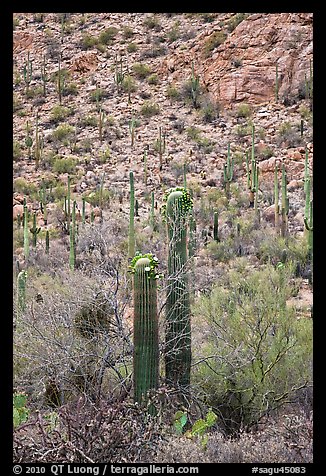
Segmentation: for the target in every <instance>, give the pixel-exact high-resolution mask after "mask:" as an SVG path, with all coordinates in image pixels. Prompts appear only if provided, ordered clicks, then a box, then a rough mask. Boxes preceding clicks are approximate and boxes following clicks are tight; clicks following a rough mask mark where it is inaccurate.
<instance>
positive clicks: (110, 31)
mask: <svg viewBox="0 0 326 476" xmlns="http://www.w3.org/2000/svg"><path fill="white" fill-rule="evenodd" d="M117 33H118V29H117V28H115V27H114V26H110V27H109V28H106V29H105V30H104V31H102V32H101V33H100V35H99V37H98V43H100V44H101V45H108V44H110V43H112V41H113V40H114V39H115V37H116V35H117Z"/></svg>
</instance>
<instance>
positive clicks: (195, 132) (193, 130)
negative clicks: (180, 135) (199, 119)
mask: <svg viewBox="0 0 326 476" xmlns="http://www.w3.org/2000/svg"><path fill="white" fill-rule="evenodd" d="M186 133H187V138H188V139H191V140H194V141H198V140H199V138H200V134H201V131H200V129H198V127H196V126H190V127H187V129H186Z"/></svg>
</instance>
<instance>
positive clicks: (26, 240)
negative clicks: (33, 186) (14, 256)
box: [24, 198, 29, 259]
mask: <svg viewBox="0 0 326 476" xmlns="http://www.w3.org/2000/svg"><path fill="white" fill-rule="evenodd" d="M28 255H29V234H28V208H27V205H26V198H24V256H25V259H26V258H28Z"/></svg>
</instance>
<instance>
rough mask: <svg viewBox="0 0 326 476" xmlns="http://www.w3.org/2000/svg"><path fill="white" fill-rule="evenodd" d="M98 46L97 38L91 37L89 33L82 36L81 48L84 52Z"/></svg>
mask: <svg viewBox="0 0 326 476" xmlns="http://www.w3.org/2000/svg"><path fill="white" fill-rule="evenodd" d="M96 44H97V39H96V38H95V36H92V35H89V34H87V33H85V34H83V35H82V39H81V43H80V47H81V49H82V50H88V49H90V48H94V46H95V45H96Z"/></svg>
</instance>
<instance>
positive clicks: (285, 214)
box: [281, 164, 289, 237]
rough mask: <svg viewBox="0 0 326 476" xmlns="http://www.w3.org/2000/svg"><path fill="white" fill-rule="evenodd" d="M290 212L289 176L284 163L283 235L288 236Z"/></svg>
mask: <svg viewBox="0 0 326 476" xmlns="http://www.w3.org/2000/svg"><path fill="white" fill-rule="evenodd" d="M288 214H289V198H288V195H287V176H286V170H285V166H284V164H282V209H281V215H282V225H281V236H282V237H286V236H287V234H288Z"/></svg>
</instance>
